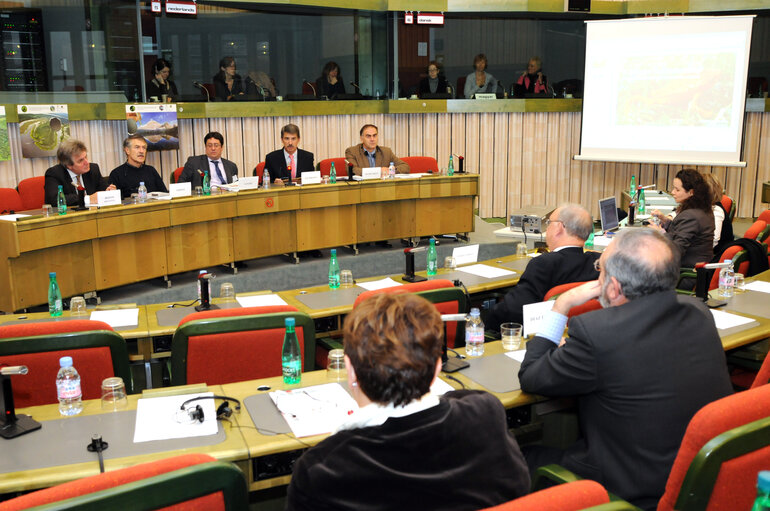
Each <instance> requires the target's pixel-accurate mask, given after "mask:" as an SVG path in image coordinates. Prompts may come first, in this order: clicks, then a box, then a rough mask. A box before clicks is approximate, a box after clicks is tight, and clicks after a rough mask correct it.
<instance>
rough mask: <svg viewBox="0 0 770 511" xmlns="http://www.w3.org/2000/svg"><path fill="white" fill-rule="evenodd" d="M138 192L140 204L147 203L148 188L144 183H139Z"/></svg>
mask: <svg viewBox="0 0 770 511" xmlns="http://www.w3.org/2000/svg"><path fill="white" fill-rule="evenodd" d="M137 192H138V193H139V202H140V203H144V202H147V187H146V186H144V181H139V189H138V190H137Z"/></svg>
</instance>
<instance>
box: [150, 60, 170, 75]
mask: <svg viewBox="0 0 770 511" xmlns="http://www.w3.org/2000/svg"><path fill="white" fill-rule="evenodd" d="M164 67H167V68H168V69H169V71H171V64H170V63H169V61H168V60H166V59H158V60H156V61H155V63H154V64H153V65H152V74H153V75H156V74H158V73H160V72H161V70H162V69H163V68H164Z"/></svg>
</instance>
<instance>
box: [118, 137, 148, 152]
mask: <svg viewBox="0 0 770 511" xmlns="http://www.w3.org/2000/svg"><path fill="white" fill-rule="evenodd" d="M132 140H141V141H142V142H144V144H145V145H147V140H146V139H145V138H144V137H143V136H142V135H139V134H138V133H134V134H133V135H129V136H127V137H126V138H125V140H123V148H124V149H126V148H128V146H129V145H131V141H132Z"/></svg>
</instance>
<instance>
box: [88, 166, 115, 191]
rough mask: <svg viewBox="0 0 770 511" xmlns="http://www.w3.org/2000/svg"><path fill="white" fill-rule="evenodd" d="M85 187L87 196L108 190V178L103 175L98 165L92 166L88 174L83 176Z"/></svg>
mask: <svg viewBox="0 0 770 511" xmlns="http://www.w3.org/2000/svg"><path fill="white" fill-rule="evenodd" d="M83 177H84V179H83V185H84V186H85V188H86V194H87V195H91V194H94V193H96V192H103V191H105V190H106V189H107V186H108V185H109V183H108V182H107V178H106V177H104V176H103V175H102V172H101V170H100V169H99V165H97V164H96V163H92V164H91V168H90V169H89V170H88V173H86V174H85V176H83Z"/></svg>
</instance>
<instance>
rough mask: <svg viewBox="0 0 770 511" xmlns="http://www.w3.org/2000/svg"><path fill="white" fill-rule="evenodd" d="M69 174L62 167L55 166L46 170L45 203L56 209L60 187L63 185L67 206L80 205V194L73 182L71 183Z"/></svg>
mask: <svg viewBox="0 0 770 511" xmlns="http://www.w3.org/2000/svg"><path fill="white" fill-rule="evenodd" d="M64 176H66V178H69V174H68V173H67V170H66V169H64V167H62V166H54V167H51V168H49V169H48V170H46V172H45V185H44V192H45V202H46V204H50V205H51V206H53V207H54V208H55V207H56V205H57V202H58V195H59V185H61V187H62V190H63V191H64V198H65V200H66V201H67V206H75V205H77V203H78V192H77V190H76V189H75V187H74V186H72V182H71V181H69V179H66V178H65V177H64Z"/></svg>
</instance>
